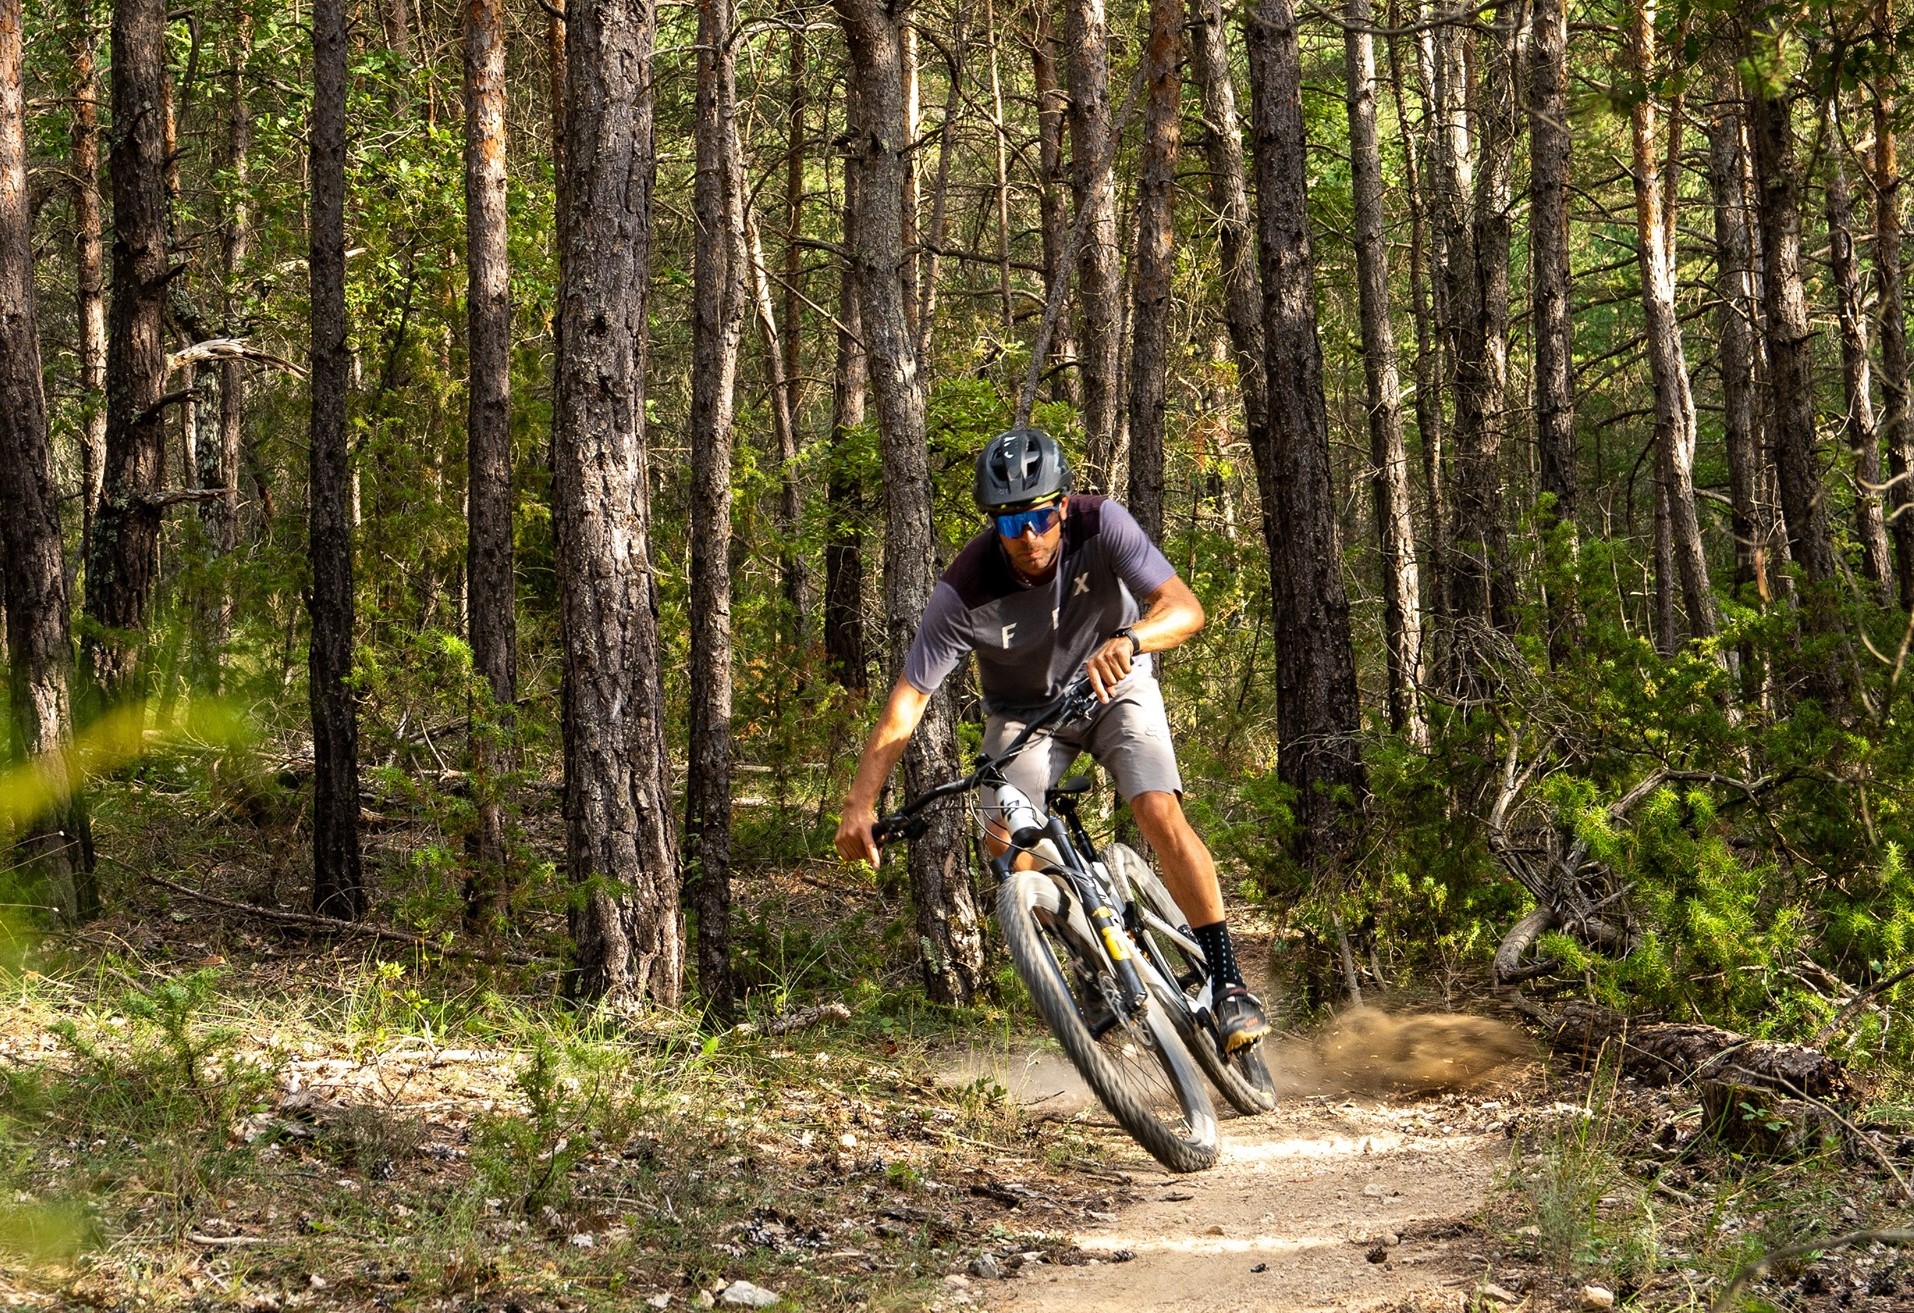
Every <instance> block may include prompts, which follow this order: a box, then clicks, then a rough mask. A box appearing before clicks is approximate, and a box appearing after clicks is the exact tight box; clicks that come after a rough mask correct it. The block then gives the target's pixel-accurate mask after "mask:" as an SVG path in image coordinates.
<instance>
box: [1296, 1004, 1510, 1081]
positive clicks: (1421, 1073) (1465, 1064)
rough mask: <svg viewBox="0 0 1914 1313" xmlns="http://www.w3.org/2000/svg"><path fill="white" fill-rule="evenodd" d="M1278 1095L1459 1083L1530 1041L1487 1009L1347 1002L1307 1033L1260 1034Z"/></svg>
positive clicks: (1503, 1062)
mask: <svg viewBox="0 0 1914 1313" xmlns="http://www.w3.org/2000/svg"><path fill="white" fill-rule="evenodd" d="M1264 1043H1265V1044H1267V1045H1269V1051H1268V1054H1267V1060H1268V1062H1269V1069H1270V1071H1271V1072H1272V1073H1273V1074H1274V1075H1275V1077H1276V1083H1277V1089H1278V1091H1279V1092H1280V1093H1282V1094H1285V1095H1302V1094H1412V1093H1433V1092H1436V1091H1441V1090H1463V1089H1468V1088H1470V1087H1471V1086H1474V1085H1476V1084H1479V1083H1480V1082H1482V1081H1484V1080H1486V1079H1488V1077H1490V1076H1491V1075H1493V1074H1494V1073H1495V1072H1496V1071H1498V1070H1500V1069H1501V1068H1502V1067H1505V1066H1507V1065H1509V1064H1510V1063H1513V1062H1517V1061H1520V1060H1522V1059H1524V1058H1528V1057H1531V1056H1533V1054H1534V1046H1533V1045H1532V1044H1530V1043H1529V1042H1528V1041H1527V1040H1526V1039H1524V1038H1523V1037H1522V1035H1521V1034H1520V1033H1519V1032H1518V1031H1516V1030H1514V1029H1513V1028H1512V1027H1509V1026H1505V1025H1503V1024H1502V1023H1501V1022H1499V1021H1493V1020H1490V1019H1489V1018H1487V1017H1471V1016H1464V1015H1461V1014H1457V1013H1448V1012H1400V1013H1394V1012H1383V1011H1381V1010H1379V1009H1376V1008H1352V1009H1350V1010H1349V1011H1347V1012H1343V1013H1340V1014H1338V1015H1337V1016H1336V1017H1334V1018H1333V1019H1332V1020H1331V1021H1330V1022H1329V1023H1328V1024H1327V1025H1325V1026H1324V1027H1323V1028H1322V1029H1321V1030H1319V1031H1317V1032H1316V1033H1315V1034H1313V1035H1307V1036H1298V1037H1296V1038H1293V1039H1276V1040H1265V1041H1264Z"/></svg>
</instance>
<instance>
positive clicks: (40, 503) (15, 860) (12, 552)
mask: <svg viewBox="0 0 1914 1313" xmlns="http://www.w3.org/2000/svg"><path fill="white" fill-rule="evenodd" d="M25 50H26V40H25V24H24V15H23V12H22V6H21V0H0V574H3V575H4V579H0V583H3V584H4V587H3V588H0V603H4V605H5V608H6V639H7V657H8V672H7V673H8V705H9V708H10V709H11V711H12V722H13V724H12V730H13V749H14V757H15V759H16V760H18V761H22V762H26V763H28V764H29V765H30V766H31V767H32V769H33V770H34V771H35V772H36V773H37V774H38V775H39V777H40V779H41V781H42V783H43V786H44V788H45V790H46V794H47V803H48V805H47V806H46V807H45V808H44V809H42V810H40V811H37V812H29V813H27V814H26V815H24V816H22V817H21V818H20V821H19V823H18V824H17V825H16V827H15V829H14V833H13V835H12V836H11V837H12V840H13V848H12V851H11V852H10V853H8V854H7V856H6V859H5V864H6V866H7V868H8V869H9V870H12V871H14V872H16V874H17V875H18V874H25V875H29V876H31V877H33V878H34V879H35V880H36V881H37V882H38V883H39V884H40V889H39V890H38V891H37V896H38V897H40V898H41V899H42V900H43V903H44V905H46V906H50V907H52V908H53V909H54V910H55V914H56V915H57V916H59V917H60V918H61V919H63V920H65V921H68V922H72V921H77V920H81V919H84V918H86V917H90V916H93V915H95V914H96V913H97V912H98V911H99V896H98V892H97V890H96V889H95V887H94V883H93V841H92V836H91V833H90V831H89V829H88V826H87V816H86V805H85V801H84V795H83V794H82V792H81V789H82V786H83V780H82V779H81V778H80V776H79V772H78V770H77V763H76V762H74V761H73V760H72V758H71V748H72V744H73V703H72V697H71V690H70V679H69V677H70V675H71V673H72V669H73V649H72V645H71V644H72V635H71V631H70V630H69V628H68V616H67V593H66V570H65V557H64V553H63V551H62V546H61V541H60V497H59V489H58V487H57V486H56V485H55V483H54V481H53V456H52V450H51V448H50V447H49V446H48V441H47V403H46V393H45V391H44V389H43V385H42V383H41V378H40V367H41V366H40V334H39V326H38V323H37V321H36V319H35V315H34V305H33V215H32V206H31V203H30V201H29V200H28V196H27V136H26V85H25V78H24V60H25Z"/></svg>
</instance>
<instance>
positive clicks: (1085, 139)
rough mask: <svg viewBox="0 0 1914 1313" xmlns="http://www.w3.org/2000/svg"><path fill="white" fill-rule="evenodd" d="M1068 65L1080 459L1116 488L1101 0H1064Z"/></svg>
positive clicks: (1112, 243) (1113, 261)
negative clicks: (1078, 228) (1079, 228)
mask: <svg viewBox="0 0 1914 1313" xmlns="http://www.w3.org/2000/svg"><path fill="white" fill-rule="evenodd" d="M1063 46H1064V59H1065V62H1066V65H1067V66H1068V68H1069V71H1070V100H1069V108H1068V111H1067V112H1066V114H1065V118H1066V119H1067V120H1068V122H1069V126H1070V191H1071V194H1072V196H1073V198H1074V199H1075V201H1076V210H1077V222H1078V223H1079V224H1082V225H1084V228H1085V231H1084V234H1083V236H1082V237H1081V238H1080V239H1079V240H1078V245H1077V310H1078V320H1079V328H1078V330H1077V340H1078V342H1079V343H1080V345H1081V349H1082V357H1081V361H1082V364H1081V370H1082V374H1083V432H1084V464H1085V465H1086V466H1087V467H1088V468H1087V469H1086V471H1085V472H1086V474H1087V475H1088V477H1089V482H1090V483H1091V484H1092V486H1096V487H1100V488H1102V489H1103V490H1104V491H1105V492H1116V491H1118V489H1117V488H1116V486H1115V480H1114V472H1115V470H1116V466H1117V451H1116V440H1117V398H1118V397H1119V396H1120V395H1121V394H1120V393H1119V391H1118V388H1117V372H1118V370H1119V369H1120V367H1121V366H1120V353H1121V347H1122V341H1121V336H1120V331H1119V326H1118V322H1117V321H1118V317H1119V316H1120V315H1121V314H1122V306H1121V300H1122V279H1121V278H1120V276H1119V274H1118V270H1117V222H1116V173H1115V169H1116V152H1115V151H1113V150H1111V149H1110V138H1111V134H1112V133H1113V132H1114V131H1115V126H1114V123H1113V121H1112V116H1111V112H1110V32H1109V24H1108V20H1107V18H1106V16H1105V14H1104V6H1103V0H1064V7H1063Z"/></svg>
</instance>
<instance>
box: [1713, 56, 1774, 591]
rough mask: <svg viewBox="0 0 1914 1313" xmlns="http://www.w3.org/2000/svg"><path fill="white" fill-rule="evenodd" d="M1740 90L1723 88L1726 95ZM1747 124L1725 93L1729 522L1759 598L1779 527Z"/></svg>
mask: <svg viewBox="0 0 1914 1313" xmlns="http://www.w3.org/2000/svg"><path fill="white" fill-rule="evenodd" d="M1731 89H1732V88H1723V90H1724V91H1726V90H1731ZM1741 134H1742V120H1741V115H1740V114H1739V113H1738V112H1737V110H1736V107H1735V105H1734V102H1733V99H1732V97H1730V96H1728V95H1725V94H1720V93H1718V108H1717V109H1716V111H1715V114H1714V116H1713V117H1712V118H1711V119H1710V120H1709V123H1708V185H1709V187H1710V189H1711V190H1712V191H1713V193H1714V211H1715V261H1716V271H1717V272H1716V280H1717V281H1716V285H1715V297H1716V301H1717V304H1718V306H1719V309H1718V310H1717V312H1716V319H1715V323H1716V333H1717V335H1718V338H1719V343H1718V346H1719V353H1718V359H1719V361H1720V368H1721V403H1722V428H1723V430H1724V433H1725V436H1726V445H1727V456H1728V506H1729V524H1730V526H1731V528H1732V529H1733V532H1734V538H1735V590H1736V592H1737V594H1741V593H1743V592H1744V591H1745V590H1748V589H1750V588H1752V590H1753V594H1754V597H1753V599H1750V598H1748V597H1746V596H1743V597H1742V598H1741V600H1742V601H1743V602H1744V603H1745V602H1748V601H1751V600H1761V601H1765V600H1766V599H1767V598H1769V597H1770V596H1772V591H1773V590H1772V589H1771V587H1770V585H1769V582H1768V568H1769V564H1770V562H1769V561H1768V559H1767V549H1768V545H1769V544H1770V542H1772V541H1773V537H1774V526H1773V525H1772V524H1771V523H1769V522H1768V521H1769V517H1768V516H1767V514H1766V513H1765V510H1764V507H1765V499H1764V498H1763V497H1762V494H1761V488H1762V483H1763V481H1764V476H1763V463H1762V459H1761V446H1762V443H1761V410H1760V407H1761V400H1760V387H1761V376H1760V371H1759V370H1758V369H1757V368H1756V362H1757V357H1758V356H1759V354H1760V350H1761V341H1760V335H1759V333H1758V332H1757V331H1756V324H1757V321H1758V319H1759V317H1760V316H1759V310H1758V306H1757V304H1756V296H1755V279H1754V246H1753V237H1752V234H1751V233H1750V232H1749V225H1748V217H1749V216H1748V196H1747V189H1746V188H1745V187H1744V186H1743V185H1742V178H1743V176H1744V172H1745V168H1744V161H1743V151H1742V142H1741Z"/></svg>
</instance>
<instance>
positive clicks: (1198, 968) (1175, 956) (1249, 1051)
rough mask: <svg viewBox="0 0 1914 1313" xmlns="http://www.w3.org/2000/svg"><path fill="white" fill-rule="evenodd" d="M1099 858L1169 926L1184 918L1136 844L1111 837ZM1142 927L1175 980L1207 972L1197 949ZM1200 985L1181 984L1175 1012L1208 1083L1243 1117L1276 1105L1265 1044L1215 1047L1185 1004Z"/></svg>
mask: <svg viewBox="0 0 1914 1313" xmlns="http://www.w3.org/2000/svg"><path fill="white" fill-rule="evenodd" d="M1103 860H1104V862H1105V863H1106V864H1107V865H1108V866H1109V868H1110V874H1111V875H1113V876H1115V877H1116V878H1117V879H1118V880H1120V881H1125V882H1127V883H1128V884H1129V887H1130V890H1131V897H1133V898H1135V899H1136V900H1137V901H1138V902H1139V903H1141V904H1142V906H1143V907H1145V908H1147V909H1148V910H1149V911H1151V912H1154V913H1155V914H1156V915H1157V916H1158V917H1159V918H1161V919H1162V920H1163V921H1165V922H1167V923H1168V924H1170V925H1172V926H1177V927H1181V926H1183V924H1184V922H1185V920H1186V919H1187V918H1185V917H1184V915H1183V913H1182V911H1181V910H1180V909H1179V908H1178V907H1177V905H1176V900H1175V899H1174V898H1172V897H1170V891H1169V888H1168V887H1167V886H1166V885H1165V884H1164V883H1163V881H1162V879H1161V878H1160V877H1159V876H1158V875H1157V873H1156V872H1155V871H1153V870H1151V869H1150V865H1149V863H1148V862H1146V861H1144V860H1143V857H1142V854H1140V853H1138V852H1137V851H1136V849H1134V848H1132V847H1130V846H1129V845H1128V844H1122V843H1113V844H1111V845H1110V846H1109V847H1108V848H1107V849H1105V850H1104V853H1103ZM1143 933H1144V934H1145V935H1148V936H1149V937H1150V939H1151V940H1152V941H1153V942H1154V944H1155V946H1156V948H1157V950H1158V951H1159V952H1161V953H1162V954H1163V957H1164V961H1165V963H1166V964H1167V966H1168V968H1169V970H1170V974H1171V977H1172V980H1173V981H1174V982H1175V983H1176V984H1178V985H1183V983H1184V981H1185V980H1186V979H1187V978H1189V977H1190V976H1192V975H1197V974H1199V973H1201V974H1207V972H1208V969H1209V968H1208V964H1207V963H1205V962H1204V960H1203V958H1202V956H1201V955H1200V954H1193V953H1192V952H1191V951H1190V950H1189V949H1188V948H1186V947H1185V946H1184V945H1182V944H1180V943H1177V942H1175V941H1173V940H1170V939H1167V938H1165V937H1163V936H1161V935H1157V934H1154V933H1152V932H1151V931H1150V930H1149V929H1148V928H1147V927H1146V928H1145V929H1144V931H1143ZM1201 988H1202V980H1201V979H1200V978H1199V979H1197V980H1196V981H1195V982H1194V983H1193V984H1189V985H1187V986H1185V1000H1186V1005H1185V1006H1184V1007H1182V1008H1178V1009H1175V1010H1174V1012H1173V1016H1174V1018H1175V1021H1176V1025H1177V1029H1178V1031H1179V1032H1180V1033H1181V1034H1182V1038H1183V1043H1184V1045H1185V1046H1186V1047H1188V1049H1189V1050H1190V1052H1191V1053H1192V1054H1194V1055H1195V1057H1196V1061H1197V1063H1198V1064H1199V1065H1200V1066H1201V1067H1202V1068H1203V1071H1204V1072H1205V1074H1207V1075H1208V1076H1209V1078H1210V1083H1211V1084H1213V1085H1215V1086H1216V1088H1217V1090H1218V1091H1219V1092H1220V1093H1221V1094H1222V1096H1223V1098H1224V1099H1225V1100H1226V1101H1227V1102H1228V1103H1229V1106H1230V1107H1232V1108H1234V1109H1236V1111H1237V1112H1239V1113H1242V1114H1243V1115H1244V1116H1245V1117H1254V1116H1257V1115H1258V1114H1260V1113H1265V1112H1268V1111H1269V1110H1270V1109H1272V1108H1274V1107H1275V1106H1276V1082H1275V1079H1274V1078H1273V1077H1272V1076H1271V1075H1270V1071H1269V1064H1268V1061H1267V1060H1266V1059H1265V1058H1264V1056H1263V1045H1262V1044H1261V1043H1256V1044H1251V1045H1249V1046H1247V1047H1245V1048H1240V1049H1238V1050H1236V1052H1234V1053H1231V1054H1229V1055H1227V1056H1225V1055H1224V1054H1223V1052H1222V1051H1221V1049H1219V1048H1218V1047H1217V1043H1216V1035H1215V1032H1214V1031H1213V1030H1211V1028H1210V1027H1208V1026H1205V1025H1202V1024H1200V1023H1198V1022H1197V1020H1196V1018H1195V1016H1194V1015H1193V1014H1192V1013H1191V1011H1190V1009H1189V1007H1188V1006H1187V1004H1188V1001H1189V1000H1191V999H1193V998H1194V996H1195V994H1196V993H1197V992H1198V991H1199V990H1200V989H1201Z"/></svg>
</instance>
